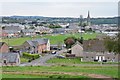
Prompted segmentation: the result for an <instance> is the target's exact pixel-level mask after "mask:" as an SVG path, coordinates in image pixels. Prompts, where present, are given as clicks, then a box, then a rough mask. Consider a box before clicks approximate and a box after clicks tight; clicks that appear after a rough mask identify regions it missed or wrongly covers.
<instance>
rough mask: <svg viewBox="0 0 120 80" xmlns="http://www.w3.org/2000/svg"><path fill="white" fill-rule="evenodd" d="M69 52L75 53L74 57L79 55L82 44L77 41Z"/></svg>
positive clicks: (81, 51) (81, 52) (80, 54)
mask: <svg viewBox="0 0 120 80" xmlns="http://www.w3.org/2000/svg"><path fill="white" fill-rule="evenodd" d="M71 54H75V57H81V56H82V54H83V47H82V44H81V43H79V42H78V41H77V42H76V43H75V44H74V45H73V46H72V48H71Z"/></svg>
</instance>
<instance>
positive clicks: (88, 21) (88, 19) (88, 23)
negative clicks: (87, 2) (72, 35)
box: [87, 11, 90, 26]
mask: <svg viewBox="0 0 120 80" xmlns="http://www.w3.org/2000/svg"><path fill="white" fill-rule="evenodd" d="M87 25H88V26H90V12H89V11H88V16H87Z"/></svg>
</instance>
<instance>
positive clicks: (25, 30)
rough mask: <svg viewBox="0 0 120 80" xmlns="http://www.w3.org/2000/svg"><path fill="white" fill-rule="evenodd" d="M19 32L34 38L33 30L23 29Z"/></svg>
mask: <svg viewBox="0 0 120 80" xmlns="http://www.w3.org/2000/svg"><path fill="white" fill-rule="evenodd" d="M21 32H22V33H23V35H25V36H34V35H35V30H34V29H23V30H22V31H21Z"/></svg>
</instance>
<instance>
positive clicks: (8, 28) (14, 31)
mask: <svg viewBox="0 0 120 80" xmlns="http://www.w3.org/2000/svg"><path fill="white" fill-rule="evenodd" d="M20 31H21V28H20V26H18V25H10V24H9V25H4V26H2V35H0V36H2V37H3V38H4V37H18V36H19V32H20Z"/></svg>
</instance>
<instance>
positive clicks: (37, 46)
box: [20, 39, 50, 54]
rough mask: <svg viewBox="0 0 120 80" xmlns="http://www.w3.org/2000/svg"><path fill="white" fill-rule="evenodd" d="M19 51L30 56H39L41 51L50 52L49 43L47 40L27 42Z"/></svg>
mask: <svg viewBox="0 0 120 80" xmlns="http://www.w3.org/2000/svg"><path fill="white" fill-rule="evenodd" d="M20 50H21V51H22V52H28V53H31V54H35V53H36V54H37V53H39V54H40V53H42V52H43V51H50V41H49V39H35V40H27V41H25V42H24V43H23V44H22V45H21V46H20Z"/></svg>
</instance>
